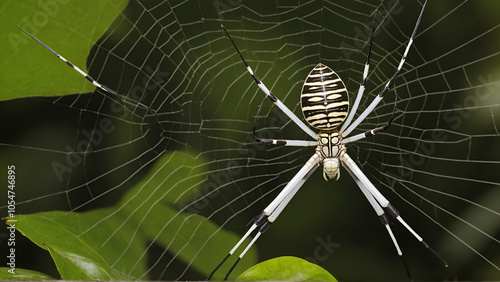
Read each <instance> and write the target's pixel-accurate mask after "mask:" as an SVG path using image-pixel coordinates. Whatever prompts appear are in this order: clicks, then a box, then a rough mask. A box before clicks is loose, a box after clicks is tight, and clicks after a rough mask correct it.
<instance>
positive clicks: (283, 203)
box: [267, 165, 318, 222]
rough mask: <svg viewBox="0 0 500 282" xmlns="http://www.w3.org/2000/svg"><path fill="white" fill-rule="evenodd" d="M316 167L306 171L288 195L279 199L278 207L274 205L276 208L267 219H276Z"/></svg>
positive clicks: (271, 220)
mask: <svg viewBox="0 0 500 282" xmlns="http://www.w3.org/2000/svg"><path fill="white" fill-rule="evenodd" d="M317 168H318V165H315V166H314V167H312V168H311V170H310V171H309V172H308V174H306V176H304V178H302V179H301V180H300V181H299V182H298V183H297V185H296V186H295V187H294V188H293V189H292V190H291V191H290V193H288V195H286V196H285V198H284V199H283V201H281V203H280V204H279V205H278V207H276V209H275V210H274V211H273V212H272V213H271V215H270V216H269V217H268V218H267V220H268V221H269V222H274V221H275V220H276V218H278V216H279V215H280V214H281V212H282V211H283V209H284V208H285V207H286V206H287V205H288V203H289V202H290V200H292V198H293V196H295V194H296V193H297V191H299V189H300V187H302V185H303V184H304V182H306V181H307V179H309V176H311V174H312V173H313V172H314V171H315V170H316V169H317Z"/></svg>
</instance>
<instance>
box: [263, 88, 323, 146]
mask: <svg viewBox="0 0 500 282" xmlns="http://www.w3.org/2000/svg"><path fill="white" fill-rule="evenodd" d="M265 101H266V98H264V99H263V100H262V103H260V107H259V109H258V110H257V114H256V116H255V120H254V123H253V138H255V140H257V142H261V143H264V144H272V145H285V146H299V147H311V146H317V145H318V142H317V141H305V140H283V139H262V138H258V137H257V133H256V129H257V123H258V121H259V115H260V110H261V109H262V106H263V105H264V102H265Z"/></svg>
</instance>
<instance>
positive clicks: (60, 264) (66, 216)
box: [14, 209, 144, 280]
mask: <svg viewBox="0 0 500 282" xmlns="http://www.w3.org/2000/svg"><path fill="white" fill-rule="evenodd" d="M110 212H112V210H111V209H101V210H95V211H91V212H86V213H73V212H57V211H56V212H43V213H36V214H32V215H16V216H15V217H14V219H15V220H17V222H16V223H15V227H16V229H17V230H19V231H20V232H21V233H22V234H23V235H25V236H26V237H28V238H29V239H30V240H31V241H33V242H34V243H35V244H37V245H38V246H40V247H41V248H44V249H46V250H48V251H49V252H50V254H51V256H52V258H53V260H54V262H55V264H56V266H57V269H58V270H59V273H60V274H61V278H62V279H65V280H68V279H70V280H85V279H93V280H96V279H104V280H109V279H114V280H117V279H122V280H130V279H133V276H131V275H128V274H123V273H119V272H117V271H116V270H115V268H112V267H111V266H110V265H111V264H110V262H113V260H114V259H115V258H116V257H117V256H119V254H120V252H121V251H120V250H118V249H116V247H121V248H124V246H123V244H124V243H121V244H120V242H115V241H111V242H110V243H109V244H105V245H103V244H102V243H101V242H103V241H104V240H106V239H107V236H108V235H107V234H110V233H112V232H113V231H115V230H116V229H117V228H119V227H120V224H121V222H118V221H116V220H115V219H113V218H111V219H109V220H105V221H103V222H101V224H99V228H92V229H89V228H90V227H91V226H92V225H94V224H95V222H96V220H99V219H101V220H102V219H103V218H105V217H106V216H107V215H109V213H110ZM103 232H106V233H103ZM121 232H127V228H126V227H124V228H122V230H120V233H121ZM128 232H131V230H129V229H128ZM138 243H139V242H131V245H130V247H129V248H130V249H131V250H132V252H135V253H140V252H141V251H142V248H141V246H140V245H139V244H138ZM104 255H105V256H106V257H104ZM135 262H136V260H135V259H134V258H125V259H124V260H122V261H119V262H118V265H119V266H122V265H123V266H126V265H130V264H132V263H135ZM138 270H139V271H143V270H144V268H139V269H138ZM132 274H133V273H132Z"/></svg>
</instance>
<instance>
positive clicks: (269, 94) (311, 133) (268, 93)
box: [221, 25, 318, 140]
mask: <svg viewBox="0 0 500 282" xmlns="http://www.w3.org/2000/svg"><path fill="white" fill-rule="evenodd" d="M221 27H222V29H223V30H224V32H225V33H226V35H227V37H228V38H229V40H231V43H232V44H233V46H234V48H235V49H236V51H237V52H238V54H239V55H240V58H241V60H242V61H243V63H244V64H245V66H246V68H247V71H248V73H250V75H251V76H252V78H253V79H254V80H255V82H256V83H257V85H258V86H259V88H260V89H261V90H262V91H263V92H264V93H265V94H266V96H267V97H268V98H269V99H270V100H271V101H272V102H273V103H274V104H275V105H276V106H278V108H280V109H281V110H282V111H283V113H285V114H286V115H287V116H288V117H289V118H290V119H291V120H292V121H293V122H295V124H297V125H298V126H299V127H300V128H301V129H302V130H303V131H304V132H305V133H307V134H309V136H311V137H312V138H313V139H314V140H316V139H317V138H318V136H317V135H316V133H314V131H312V130H311V129H310V128H309V127H308V126H307V125H305V124H304V122H302V121H301V120H300V119H299V118H298V117H297V116H296V115H295V114H294V113H293V112H292V111H290V109H288V107H287V106H285V104H283V102H281V101H280V100H279V99H278V98H277V97H276V96H274V94H273V93H272V92H271V91H270V90H269V89H268V88H267V87H266V86H265V85H264V83H263V82H262V81H261V80H260V79H259V78H258V77H257V75H256V74H255V73H254V72H253V70H252V68H250V66H249V65H248V63H247V62H246V61H245V58H243V55H241V52H240V50H239V49H238V47H237V46H236V43H234V41H233V39H232V38H231V35H229V32H227V30H226V28H225V27H224V26H223V25H221Z"/></svg>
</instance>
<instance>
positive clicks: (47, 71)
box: [0, 0, 128, 101]
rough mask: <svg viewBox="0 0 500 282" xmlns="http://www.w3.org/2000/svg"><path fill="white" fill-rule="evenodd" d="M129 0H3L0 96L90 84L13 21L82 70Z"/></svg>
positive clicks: (82, 88)
mask: <svg viewBox="0 0 500 282" xmlns="http://www.w3.org/2000/svg"><path fill="white" fill-rule="evenodd" d="M127 3H128V0H108V1H100V0H87V1H67V0H49V1H38V0H24V1H14V0H2V1H1V2H0V13H1V14H2V16H1V17H0V26H1V27H2V28H1V29H0V38H2V44H0V54H2V60H0V89H1V90H0V101H1V100H8V99H13V98H21V97H28V96H59V95H65V94H72V93H85V92H90V91H92V90H93V89H94V86H93V85H92V84H91V83H90V82H87V81H86V80H85V78H84V77H83V76H81V75H80V74H78V73H77V72H76V71H74V70H71V69H70V68H69V67H68V66H67V65H66V64H65V63H63V62H62V61H61V60H59V59H58V58H57V57H56V56H54V55H53V54H52V53H50V52H49V51H48V50H46V49H45V48H43V47H42V46H40V45H39V44H38V43H36V42H35V41H34V40H32V39H31V38H29V37H28V36H27V35H26V34H24V33H23V32H22V31H21V30H19V29H18V28H17V27H16V25H18V26H20V27H22V28H23V29H26V30H27V31H28V32H30V33H32V34H33V35H34V36H36V37H37V38H38V39H40V40H41V41H43V42H44V43H45V44H47V45H48V46H49V47H51V48H52V49H54V50H55V51H56V52H58V53H60V54H61V55H62V56H63V57H65V58H67V59H68V60H70V61H71V62H72V63H74V64H75V65H77V66H78V67H80V68H81V69H82V70H84V71H85V70H86V62H87V56H88V54H89V51H90V49H91V48H92V47H93V46H94V43H95V42H96V41H97V39H99V38H100V37H101V36H102V34H103V33H104V32H105V31H106V29H107V28H108V27H109V26H110V24H111V22H112V21H113V20H114V19H115V18H116V17H117V15H119V14H120V13H121V11H122V10H123V9H124V8H125V6H126V5H127ZM27 15H28V16H27Z"/></svg>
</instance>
